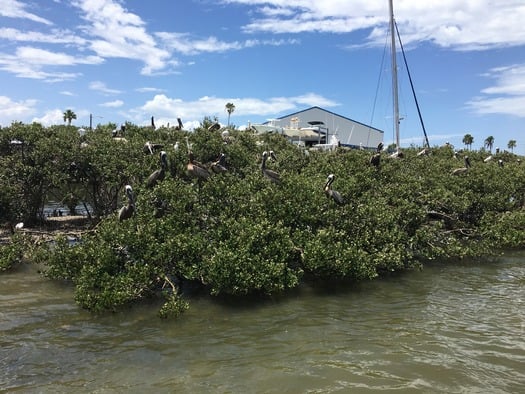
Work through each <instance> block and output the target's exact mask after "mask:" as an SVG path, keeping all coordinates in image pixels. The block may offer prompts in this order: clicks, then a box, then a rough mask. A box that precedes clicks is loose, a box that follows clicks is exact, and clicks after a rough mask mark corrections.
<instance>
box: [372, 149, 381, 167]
mask: <svg viewBox="0 0 525 394" xmlns="http://www.w3.org/2000/svg"><path fill="white" fill-rule="evenodd" d="M380 163H381V153H379V152H378V153H374V154H373V155H372V157H371V158H370V164H372V165H373V166H374V167H376V168H378V167H379V164H380Z"/></svg>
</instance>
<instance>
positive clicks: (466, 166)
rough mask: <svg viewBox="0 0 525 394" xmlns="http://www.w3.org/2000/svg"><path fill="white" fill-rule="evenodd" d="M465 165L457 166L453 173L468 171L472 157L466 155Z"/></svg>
mask: <svg viewBox="0 0 525 394" xmlns="http://www.w3.org/2000/svg"><path fill="white" fill-rule="evenodd" d="M464 160H465V167H459V168H456V169H454V170H453V171H452V175H459V174H463V173H465V172H467V171H468V169H469V168H470V159H469V157H468V156H465V159H464Z"/></svg>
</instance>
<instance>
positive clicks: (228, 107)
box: [226, 103, 235, 126]
mask: <svg viewBox="0 0 525 394" xmlns="http://www.w3.org/2000/svg"><path fill="white" fill-rule="evenodd" d="M233 111H235V105H234V104H233V103H227V104H226V112H228V126H229V125H230V115H231V114H232V113H233Z"/></svg>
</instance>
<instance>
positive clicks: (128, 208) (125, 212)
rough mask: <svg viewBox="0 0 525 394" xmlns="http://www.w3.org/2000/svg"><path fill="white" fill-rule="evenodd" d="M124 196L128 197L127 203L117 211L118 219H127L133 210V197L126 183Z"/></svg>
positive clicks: (131, 190)
mask: <svg viewBox="0 0 525 394" xmlns="http://www.w3.org/2000/svg"><path fill="white" fill-rule="evenodd" d="M126 197H127V198H128V203H127V204H126V205H124V206H123V207H122V208H120V210H119V211H118V220H120V221H123V220H126V219H129V218H130V217H131V216H133V212H134V211H135V197H134V195H133V189H132V188H131V186H130V185H126Z"/></svg>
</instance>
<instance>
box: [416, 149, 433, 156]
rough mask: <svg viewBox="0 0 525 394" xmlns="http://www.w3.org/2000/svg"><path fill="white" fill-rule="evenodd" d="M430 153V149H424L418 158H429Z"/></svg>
mask: <svg viewBox="0 0 525 394" xmlns="http://www.w3.org/2000/svg"><path fill="white" fill-rule="evenodd" d="M429 153H430V149H428V148H425V149H423V150H422V151H420V152H418V154H417V155H418V156H428V155H429Z"/></svg>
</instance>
